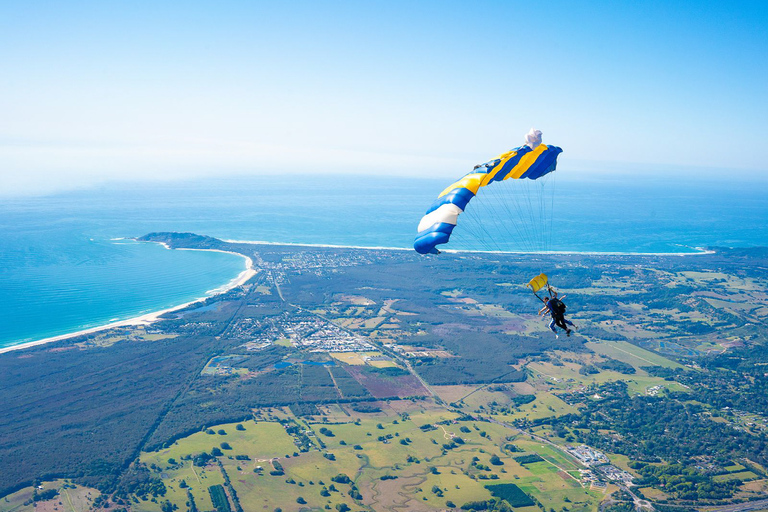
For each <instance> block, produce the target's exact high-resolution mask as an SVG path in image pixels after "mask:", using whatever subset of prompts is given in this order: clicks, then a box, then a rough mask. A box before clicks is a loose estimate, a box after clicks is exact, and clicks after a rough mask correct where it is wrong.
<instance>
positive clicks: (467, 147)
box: [0, 0, 768, 195]
mask: <svg viewBox="0 0 768 512" xmlns="http://www.w3.org/2000/svg"><path fill="white" fill-rule="evenodd" d="M766 27H768V2H728V3H725V2H706V1H698V2H510V1H507V2H399V1H392V0H390V1H386V2H322V1H314V2H272V3H261V2H226V1H222V2H171V1H169V2H137V1H132V2H103V1H99V2H76V1H69V2H42V1H40V2H34V1H29V2H26V1H6V2H2V3H0V70H2V72H0V194H3V195H8V194H10V195H13V194H17V193H46V192H50V191H53V190H58V189H62V188H76V187H80V186H89V185H91V184H94V183H98V182H102V181H112V180H125V179H131V180H144V179H152V180H154V179H177V178H185V177H194V176H208V175H217V174H232V173H299V172H306V173H324V172H345V173H350V172H353V173H379V174H380V173H393V174H397V175H422V176H446V177H447V178H451V177H455V176H457V175H460V174H461V173H463V172H465V171H467V170H469V169H471V166H472V165H473V164H475V163H478V162H480V161H485V160H487V159H489V158H491V157H493V156H495V155H496V154H498V153H500V152H502V151H505V150H507V149H509V148H511V147H514V146H517V145H520V144H521V143H522V136H523V134H524V133H525V132H527V131H528V129H529V128H530V127H532V126H535V127H537V128H539V129H541V130H542V131H543V132H544V140H545V142H549V143H552V144H556V145H559V146H561V147H563V148H564V150H565V152H564V153H563V155H562V157H561V164H560V168H561V169H563V168H565V169H568V170H571V171H573V172H581V173H596V172H603V173H605V172H625V173H637V172H642V173H648V172H656V173H668V172H670V173H681V174H684V173H693V172H699V170H700V169H705V170H709V171H710V172H715V173H720V172H722V173H725V174H727V175H729V176H732V175H734V174H737V175H742V174H743V175H753V176H754V175H762V171H764V170H765V169H766V168H768V165H766V164H765V162H766V161H767V160H768V158H767V157H768V143H767V142H768V136H767V135H768V130H766V128H765V122H766V119H768V100H767V99H766V98H767V97H768V94H766V93H768V86H767V85H766V84H768V35H767V34H768V30H766Z"/></svg>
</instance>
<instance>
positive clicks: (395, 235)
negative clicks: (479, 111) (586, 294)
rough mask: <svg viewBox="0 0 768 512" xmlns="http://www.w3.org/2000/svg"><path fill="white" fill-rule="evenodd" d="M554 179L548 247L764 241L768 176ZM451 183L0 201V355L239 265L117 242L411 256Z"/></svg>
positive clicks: (290, 180)
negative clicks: (161, 234) (387, 250)
mask: <svg viewBox="0 0 768 512" xmlns="http://www.w3.org/2000/svg"><path fill="white" fill-rule="evenodd" d="M557 180H558V181H556V182H554V183H552V186H551V187H550V188H547V189H545V190H544V191H543V193H542V195H541V198H543V200H544V201H545V202H546V201H551V202H550V204H549V206H548V207H547V210H546V212H547V215H548V217H547V218H546V219H545V220H546V223H541V222H538V224H536V223H535V228H540V229H541V230H543V232H544V233H545V236H544V237H543V238H546V244H544V247H543V248H546V249H548V250H561V251H595V252H655V253H660V252H693V251H695V248H696V247H705V246H737V247H749V246H768V229H766V223H767V221H768V199H767V198H766V191H768V186H766V181H759V180H753V181H730V182H729V181H708V180H704V179H701V180H687V181H681V183H670V182H669V181H667V180H649V179H637V178H632V177H626V178H617V177H610V178H606V179H584V178H580V179H574V178H573V177H571V178H570V179H569V178H568V177H565V178H562V177H557ZM449 181H450V180H445V179H439V180H438V179H415V180H414V179H412V180H403V179H387V178H365V179H361V178H359V177H354V176H335V177H330V178H329V177H323V178H320V177H302V176H290V175H289V176H269V177H262V178H254V177H250V178H243V179H224V180H207V181H194V182H184V183H165V184H153V185H151V186H148V185H125V184H121V185H114V186H109V187H102V188H99V189H94V190H87V191H78V192H73V193H67V194H61V195H57V196H52V197H42V198H32V199H14V200H7V199H6V200H0V304H1V305H2V307H0V346H7V345H13V344H16V343H20V342H24V341H31V340H35V339H41V338H44V337H48V336H53V335H57V334H63V333H67V332H71V331H74V330H79V329H82V328H86V327H92V326H95V325H101V324H103V323H106V322H109V321H112V320H114V319H125V318H129V317H132V316H136V315H138V314H141V313H145V312H149V311H155V310H158V309H163V308H166V307H169V306H172V305H175V304H179V303H183V302H186V301H188V300H191V299H193V298H196V297H200V296H202V295H204V294H205V292H207V291H208V290H211V289H214V288H217V287H219V286H221V285H223V284H225V283H226V282H228V281H229V280H231V279H232V278H234V277H235V276H236V275H237V274H238V273H239V272H240V271H242V270H243V268H244V264H243V259H242V258H240V257H237V256H233V255H228V254H220V253H208V252H198V251H168V250H166V249H163V248H162V247H161V246H158V245H156V244H139V243H135V242H128V241H115V240H112V239H114V238H118V237H135V236H140V235H143V234H146V233H148V232H151V231H193V232H196V233H200V234H206V235H211V236H216V237H220V238H225V239H238V240H261V241H270V242H282V243H304V244H333V245H354V246H369V247H370V246H386V247H402V248H410V247H411V244H412V241H413V237H414V235H415V231H416V225H417V224H418V221H419V219H420V218H421V216H422V215H423V213H424V211H425V209H426V208H427V207H428V205H429V204H430V203H431V202H432V200H433V199H434V198H435V197H436V196H437V194H438V193H439V192H440V191H441V190H442V189H443V188H444V187H445V186H446V185H447V184H448V182H449ZM477 199H480V197H478V198H477ZM491 199H492V198H491V197H490V196H489V201H488V204H490V203H491V202H492V201H491ZM534 199H536V197H535V196H534ZM471 206H472V205H471ZM475 206H476V212H475V213H476V214H477V215H476V217H478V216H479V217H480V219H481V220H482V216H481V215H480V213H481V212H482V215H485V216H494V215H495V216H496V217H498V218H501V219H505V222H507V220H506V219H510V218H512V219H514V220H515V222H523V220H524V219H525V216H522V217H515V216H514V212H513V214H512V215H510V214H509V213H507V212H505V211H504V210H503V209H496V208H491V209H490V210H487V211H483V210H482V208H481V205H480V203H479V202H478V203H477V205H475ZM534 210H535V208H534ZM468 213H469V210H468ZM475 221H477V219H475V220H474V221H473V219H472V218H470V216H469V215H467V216H466V218H463V219H460V224H459V226H460V228H462V229H464V228H466V231H470V230H471V229H472V222H475ZM534 221H535V219H534ZM545 224H546V225H545ZM535 228H534V227H533V226H529V229H531V230H534V229H535ZM474 229H477V226H475V228H474ZM457 232H458V230H457ZM516 233H518V232H517V231H515V230H512V229H509V230H507V231H506V232H504V231H500V232H499V233H498V234H495V235H494V236H493V237H491V238H490V240H491V243H488V242H489V240H488V237H485V238H486V240H485V243H483V242H482V240H481V241H477V240H475V239H472V238H471V237H461V236H460V237H457V238H456V242H457V243H456V244H455V248H464V249H479V250H494V249H502V250H524V249H527V248H529V246H530V244H526V243H524V240H522V238H524V237H518V236H517V234H516ZM522 234H523V235H524V234H525V233H524V232H522ZM538 236H539V235H538V234H534V237H533V238H536V237H538ZM461 238H463V240H460V239H461ZM481 238H482V237H481ZM459 242H462V243H463V245H462V244H460V243H459Z"/></svg>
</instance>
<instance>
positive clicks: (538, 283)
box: [526, 274, 547, 293]
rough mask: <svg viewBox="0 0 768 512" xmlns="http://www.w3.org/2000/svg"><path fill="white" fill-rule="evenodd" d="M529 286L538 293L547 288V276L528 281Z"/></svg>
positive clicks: (543, 275)
mask: <svg viewBox="0 0 768 512" xmlns="http://www.w3.org/2000/svg"><path fill="white" fill-rule="evenodd" d="M526 286H528V287H529V288H530V289H531V290H533V293H536V292H537V291H539V290H541V289H542V288H544V287H545V286H547V274H539V275H537V276H536V277H534V278H533V279H531V280H530V281H528V284H527V285H526Z"/></svg>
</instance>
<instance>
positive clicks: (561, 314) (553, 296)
mask: <svg viewBox="0 0 768 512" xmlns="http://www.w3.org/2000/svg"><path fill="white" fill-rule="evenodd" d="M547 291H548V292H549V296H548V297H547V296H545V297H544V298H543V299H541V301H542V302H543V303H544V307H543V308H541V309H540V310H539V315H544V314H546V313H547V312H549V314H550V315H552V321H551V322H549V328H550V329H551V330H552V332H553V333H555V337H556V338H557V337H559V336H558V335H557V329H555V326H558V327H560V328H561V329H563V330H564V331H565V334H566V335H567V336H570V335H571V329H570V328H569V327H568V326H571V327H573V328H574V329H576V326H575V325H573V322H571V321H570V320H568V319H566V318H565V303H564V302H563V301H562V300H561V299H558V298H557V292H556V291H555V290H554V288H552V287H551V286H549V284H547ZM537 297H538V295H537ZM539 298H541V297H539ZM562 298H563V299H564V298H565V295H563V297H562Z"/></svg>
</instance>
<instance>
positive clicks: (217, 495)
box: [208, 484, 232, 512]
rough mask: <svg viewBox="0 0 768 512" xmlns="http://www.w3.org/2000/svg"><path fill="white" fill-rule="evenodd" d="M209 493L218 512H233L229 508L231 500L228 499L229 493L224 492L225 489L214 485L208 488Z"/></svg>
mask: <svg viewBox="0 0 768 512" xmlns="http://www.w3.org/2000/svg"><path fill="white" fill-rule="evenodd" d="M208 493H209V494H210V495H211V503H213V506H214V508H216V512H231V511H232V509H231V508H230V507H229V500H228V499H227V493H226V492H225V491H224V487H222V486H221V485H219V484H217V485H212V486H210V487H208Z"/></svg>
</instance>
